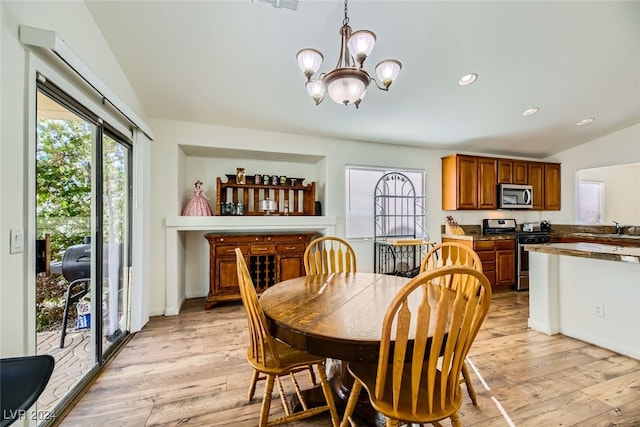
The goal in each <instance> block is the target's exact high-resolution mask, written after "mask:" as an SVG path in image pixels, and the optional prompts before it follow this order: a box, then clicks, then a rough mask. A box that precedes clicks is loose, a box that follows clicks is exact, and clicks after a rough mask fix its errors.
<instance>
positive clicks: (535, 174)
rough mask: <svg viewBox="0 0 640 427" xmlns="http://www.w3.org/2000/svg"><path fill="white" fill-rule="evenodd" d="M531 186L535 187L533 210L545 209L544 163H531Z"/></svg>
mask: <svg viewBox="0 0 640 427" xmlns="http://www.w3.org/2000/svg"><path fill="white" fill-rule="evenodd" d="M529 185H531V186H532V187H533V206H532V209H536V210H543V209H544V163H541V162H530V163H529Z"/></svg>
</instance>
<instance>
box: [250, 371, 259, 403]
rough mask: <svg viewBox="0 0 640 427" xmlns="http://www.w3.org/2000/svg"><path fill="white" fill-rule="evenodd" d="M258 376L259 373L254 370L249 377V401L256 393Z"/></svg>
mask: <svg viewBox="0 0 640 427" xmlns="http://www.w3.org/2000/svg"><path fill="white" fill-rule="evenodd" d="M259 375H260V373H259V372H258V371H256V370H255V369H254V370H253V375H252V376H251V385H250V386H249V400H251V399H253V395H254V394H255V393H256V383H257V382H258V376H259Z"/></svg>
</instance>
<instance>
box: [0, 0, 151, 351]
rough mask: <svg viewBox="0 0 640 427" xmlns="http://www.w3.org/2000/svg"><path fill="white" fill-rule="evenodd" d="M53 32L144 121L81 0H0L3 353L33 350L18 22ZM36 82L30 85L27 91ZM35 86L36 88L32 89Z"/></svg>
mask: <svg viewBox="0 0 640 427" xmlns="http://www.w3.org/2000/svg"><path fill="white" fill-rule="evenodd" d="M19 25H27V26H32V27H37V28H43V29H47V30H54V31H56V32H57V33H58V35H59V36H60V37H61V38H62V39H63V40H65V42H66V43H67V45H68V46H70V47H71V49H72V50H73V51H74V52H75V53H76V54H77V55H78V56H79V57H80V58H82V60H83V61H84V62H85V63H86V64H87V65H88V66H89V68H90V69H91V70H93V71H94V72H95V74H97V75H98V76H99V77H100V79H101V80H102V81H104V82H105V83H106V84H107V85H108V86H109V87H110V88H111V89H112V90H113V91H114V92H115V93H116V94H117V95H118V97H119V98H120V99H122V100H124V101H125V102H126V103H127V105H128V106H129V107H130V108H131V109H132V110H133V111H135V113H136V114H138V115H139V116H140V117H143V119H144V112H143V110H142V108H141V107H140V105H141V104H140V102H139V101H138V99H137V98H136V95H135V92H134V91H133V89H132V88H131V86H130V85H129V83H128V82H127V80H126V78H125V77H124V74H123V73H122V70H121V69H120V67H119V65H118V63H117V61H115V59H114V57H113V55H112V53H111V51H110V50H109V48H108V46H107V44H106V42H105V40H104V38H103V37H102V34H101V33H100V31H99V30H98V28H97V26H96V25H95V23H94V21H93V18H92V17H91V15H90V14H89V12H88V11H87V9H86V6H85V3H84V2H81V1H67V2H50V1H27V2H24V1H4V0H3V1H0V51H1V54H2V55H1V58H2V59H1V63H0V89H1V90H0V92H1V93H2V97H1V100H0V102H1V109H0V123H1V124H2V126H0V236H1V238H0V356H2V357H9V356H17V355H24V354H32V353H33V352H34V351H35V318H34V310H35V309H34V307H35V295H34V292H35V291H34V289H33V287H34V286H33V283H34V275H33V271H34V264H33V262H34V261H33V259H34V251H35V247H34V246H35V242H34V241H33V240H32V239H31V238H30V236H35V230H34V224H33V223H31V222H30V220H29V218H30V215H31V216H32V215H33V212H30V210H31V209H30V208H29V206H30V205H32V204H33V201H32V200H31V198H30V196H29V195H30V194H31V195H33V194H34V193H33V191H34V190H33V188H34V185H35V184H34V183H33V179H34V177H33V176H30V174H29V168H30V167H31V168H33V165H30V164H29V162H28V149H29V145H28V144H29V137H30V133H33V132H34V129H35V127H34V126H29V122H28V115H29V114H31V115H34V114H35V112H34V111H29V107H28V106H29V101H30V100H29V98H28V94H29V93H31V94H33V84H34V81H32V80H31V79H29V67H30V61H31V58H32V56H31V55H30V54H28V53H27V49H26V48H25V47H24V46H22V45H21V44H20V42H19V36H18V27H19ZM30 88H31V89H30ZM29 90H31V92H29ZM10 229H21V230H24V236H25V252H23V253H20V254H10V253H9V231H10Z"/></svg>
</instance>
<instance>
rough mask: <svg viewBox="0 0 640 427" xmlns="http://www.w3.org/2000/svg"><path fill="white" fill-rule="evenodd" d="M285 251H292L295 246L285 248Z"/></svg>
mask: <svg viewBox="0 0 640 427" xmlns="http://www.w3.org/2000/svg"><path fill="white" fill-rule="evenodd" d="M285 249H286V250H288V251H294V250H295V249H296V247H295V246H287V247H286V248H285Z"/></svg>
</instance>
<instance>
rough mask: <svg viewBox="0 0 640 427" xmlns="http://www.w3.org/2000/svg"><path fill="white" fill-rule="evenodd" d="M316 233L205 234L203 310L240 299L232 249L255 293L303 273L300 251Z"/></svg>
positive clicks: (301, 251) (302, 253) (302, 250)
mask: <svg viewBox="0 0 640 427" xmlns="http://www.w3.org/2000/svg"><path fill="white" fill-rule="evenodd" d="M316 236H317V234H316V233H291V234H276V233H272V234H212V233H209V234H206V235H205V236H204V237H205V238H206V239H207V240H208V241H209V294H208V296H207V298H206V300H205V304H204V306H205V309H207V310H209V309H210V308H211V307H213V306H214V305H215V304H217V303H218V302H223V301H237V300H240V299H241V297H240V288H239V287H238V272H237V270H236V255H235V248H240V250H241V251H242V253H243V254H244V256H245V261H246V262H247V266H248V267H249V273H250V275H251V279H252V280H253V284H254V286H255V287H256V292H257V293H258V294H261V293H262V292H263V291H264V290H265V289H267V288H268V287H269V286H272V285H274V284H276V283H278V282H281V281H283V280H288V279H292V278H294V277H300V276H304V274H305V270H304V262H303V256H304V251H305V249H306V248H307V246H308V245H309V243H310V242H311V240H313V239H314V238H315V237H316Z"/></svg>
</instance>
